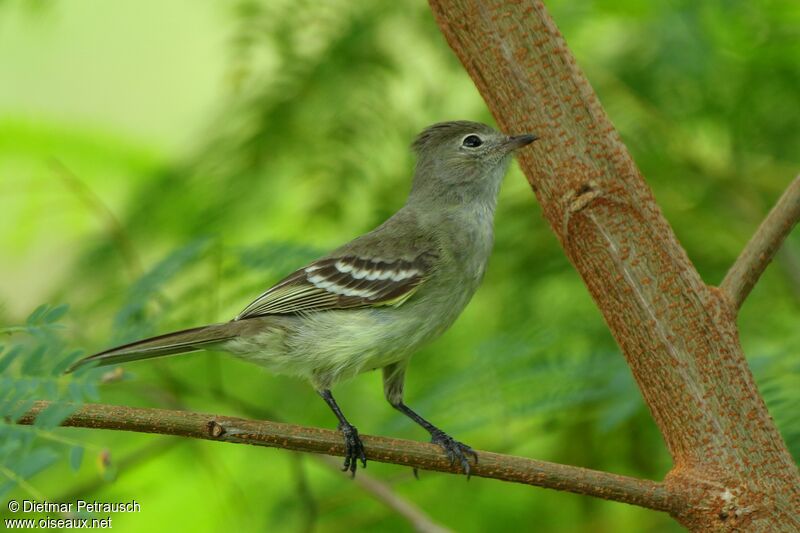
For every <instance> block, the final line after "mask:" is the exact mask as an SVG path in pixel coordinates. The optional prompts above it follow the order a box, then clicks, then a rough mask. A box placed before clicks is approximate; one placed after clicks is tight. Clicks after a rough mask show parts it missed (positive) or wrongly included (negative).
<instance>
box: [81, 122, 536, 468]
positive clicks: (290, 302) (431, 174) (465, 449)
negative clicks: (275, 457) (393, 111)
mask: <svg viewBox="0 0 800 533" xmlns="http://www.w3.org/2000/svg"><path fill="white" fill-rule="evenodd" d="M536 139H537V137H536V136H535V135H532V134H521V135H513V136H509V135H505V134H503V133H501V132H499V131H497V130H495V129H493V128H492V127H490V126H488V125H486V124H482V123H478V122H471V121H465V120H458V121H450V122H440V123H437V124H433V125H431V126H429V127H427V128H425V129H424V130H423V131H422V132H421V133H420V134H419V135H418V136H417V137H416V139H415V140H414V142H413V144H412V145H411V147H412V150H413V152H414V153H415V155H416V165H415V169H414V176H413V180H412V183H411V190H410V192H409V194H408V197H407V201H406V203H405V204H404V205H403V207H402V208H400V209H399V210H398V211H397V212H396V213H395V214H394V215H392V216H391V217H390V218H388V219H387V220H386V221H385V222H383V223H382V224H381V225H380V226H378V227H377V228H375V229H373V230H372V231H370V232H368V233H366V234H364V235H361V236H360V237H357V238H355V239H353V240H352V241H350V242H348V243H346V244H344V245H342V246H340V247H338V248H336V249H334V250H333V251H331V252H330V253H328V254H327V255H324V256H323V257H321V258H319V259H317V260H315V261H313V262H311V263H310V264H307V265H305V266H303V267H302V268H299V269H298V270H296V271H294V272H293V273H291V274H289V275H288V276H286V277H285V278H284V279H283V280H281V281H280V282H278V283H277V284H275V285H274V286H272V287H271V288H269V289H267V290H266V291H265V292H263V293H262V294H261V295H259V296H258V297H257V298H256V299H255V300H253V301H252V302H251V303H250V304H249V305H247V307H245V308H244V309H243V310H242V312H241V313H239V314H238V315H237V316H236V317H234V318H233V319H232V320H230V321H228V322H224V323H218V324H210V325H206V326H201V327H195V328H191V329H186V330H181V331H176V332H172V333H167V334H164V335H159V336H156V337H151V338H147V339H143V340H139V341H136V342H132V343H129V344H125V345H122V346H117V347H114V348H111V349H108V350H105V351H102V352H99V353H96V354H94V355H91V356H88V357H86V358H84V359H82V360H80V361H78V362H77V363H76V364H75V365H73V366H72V367H71V368H70V369H69V370H68V371H74V370H75V369H77V368H79V367H82V366H85V365H95V366H105V365H113V364H117V363H127V362H131V361H138V360H144V359H151V358H155V357H162V356H168V355H177V354H185V353H190V352H196V351H199V350H206V349H213V350H217V351H224V352H229V353H231V354H232V355H234V356H236V357H240V358H243V359H245V360H247V361H250V362H253V363H256V364H258V365H260V366H263V367H266V369H267V370H268V371H271V372H273V373H276V374H284V375H294V376H299V377H301V378H305V379H306V380H307V381H309V382H310V383H311V385H312V386H313V387H314V389H315V390H316V391H317V392H318V393H319V395H320V396H321V397H322V399H323V400H324V401H325V402H326V403H327V405H328V406H329V408H330V409H331V411H333V413H334V415H335V416H336V418H337V419H338V421H339V424H338V426H337V429H338V430H339V431H340V433H341V435H342V438H343V441H344V448H345V456H344V464H343V466H342V470H343V471H349V472H350V474H351V476H355V473H356V468H357V463H358V461H361V463H362V466H363V467H366V465H367V455H366V452H365V449H364V445H363V443H362V441H361V438H360V437H359V433H358V430H357V428H356V427H355V426H354V425H353V424H351V423H350V422H349V420H348V419H347V418H346V417H345V415H344V414H343V413H342V410H341V409H340V408H339V405H338V404H337V402H336V400H335V399H334V397H333V394H332V392H331V389H332V388H333V387H334V385H336V384H337V383H339V382H341V381H343V380H346V379H349V378H352V377H354V376H356V375H358V374H360V373H362V372H365V371H368V370H374V369H378V368H380V369H382V373H383V388H384V395H385V397H386V400H387V401H388V402H389V404H390V405H391V406H392V407H393V408H395V409H396V410H398V411H399V412H401V413H403V414H404V415H406V416H407V417H409V418H410V419H411V420H413V421H414V422H416V423H417V424H419V425H420V426H421V427H423V428H424V429H425V430H426V431H428V433H429V434H430V437H431V442H432V443H434V444H437V445H438V446H440V447H441V448H442V449H443V453H444V454H445V455H446V457H447V458H448V459H449V461H450V464H451V465H456V463H458V464H459V465H460V468H461V470H462V471H463V473H465V474H466V475H467V476H468V477H469V475H470V461H469V459H470V458H471V459H472V460H473V462H474V463H475V464H477V461H478V455H477V453H476V452H475V451H474V450H473V449H472V448H471V447H470V446H468V445H466V444H464V443H462V442H460V441H457V440H455V439H454V438H453V437H451V436H450V435H448V434H447V433H445V432H444V431H442V430H441V429H439V428H438V427H437V426H435V425H434V424H432V423H431V422H429V421H428V420H426V419H425V418H423V417H422V416H420V415H419V414H418V413H417V412H416V411H414V410H412V409H411V408H410V407H408V405H406V403H405V402H404V396H403V386H404V382H405V373H406V368H407V366H408V363H409V360H410V358H411V356H412V355H413V354H414V353H415V352H416V351H417V350H418V349H419V348H420V347H421V346H423V345H424V344H426V343H428V342H430V341H432V340H433V339H435V338H437V337H439V336H440V335H441V334H442V333H444V332H445V331H446V330H447V329H448V328H449V327H450V326H451V325H452V324H453V323H454V322H455V320H456V318H457V317H458V316H459V315H460V314H461V312H462V311H463V309H464V308H465V307H466V305H467V304H468V303H469V301H470V299H471V298H472V296H473V294H474V293H475V291H476V290H477V289H478V286H479V285H480V283H481V281H482V279H483V277H484V273H485V272H486V267H487V263H488V260H489V256H490V255H491V250H492V246H493V241H494V214H495V208H496V205H497V196H498V192H499V190H500V186H501V183H502V181H503V178H504V176H505V174H506V172H507V169H508V166H509V162H510V160H511V158H512V155H513V154H514V153H515V152H516V151H518V150H519V149H521V148H522V147H524V146H527V145H529V144H530V143H532V142H533V141H535V140H536Z"/></svg>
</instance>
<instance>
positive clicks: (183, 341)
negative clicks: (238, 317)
mask: <svg viewBox="0 0 800 533" xmlns="http://www.w3.org/2000/svg"><path fill="white" fill-rule="evenodd" d="M234 337H236V332H235V331H234V328H231V327H230V323H224V324H212V325H210V326H202V327H199V328H191V329H184V330H182V331H175V332H173V333H167V334H165V335H159V336H157V337H150V338H149V339H143V340H140V341H136V342H132V343H130V344H123V345H122V346H117V347H116V348H111V349H109V350H106V351H104V352H100V353H96V354H94V355H90V356H89V357H86V358H84V359H81V360H80V361H78V362H76V363H75V364H73V365H72V366H71V367H70V368H68V369H67V372H72V371H74V370H76V369H77V368H79V367H82V366H84V365H88V364H90V363H95V364H96V366H106V365H114V364H117V363H127V362H130V361H139V360H141V359H152V358H154V357H162V356H165V355H175V354H180V353H186V352H195V351H197V350H202V349H205V348H211V347H213V346H214V345H217V344H220V343H222V342H224V341H227V340H230V339H232V338H234Z"/></svg>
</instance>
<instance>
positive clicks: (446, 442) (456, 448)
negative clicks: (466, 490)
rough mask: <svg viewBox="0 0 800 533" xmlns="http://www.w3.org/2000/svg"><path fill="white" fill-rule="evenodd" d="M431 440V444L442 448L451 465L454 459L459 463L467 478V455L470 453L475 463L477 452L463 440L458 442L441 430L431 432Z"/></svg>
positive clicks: (468, 469) (476, 461)
mask: <svg viewBox="0 0 800 533" xmlns="http://www.w3.org/2000/svg"><path fill="white" fill-rule="evenodd" d="M431 442H432V443H433V444H438V445H439V446H441V447H442V449H444V452H445V453H446V454H447V458H448V459H450V464H451V465H454V464H456V461H458V462H459V463H461V468H462V469H463V470H464V473H465V474H466V475H467V479H469V476H470V468H469V460H468V459H467V456H470V455H471V456H472V458H473V459H474V460H475V464H478V454H477V453H475V450H473V449H472V448H470V447H469V446H467V445H466V444H464V443H463V442H458V441H457V440H455V439H454V438H453V437H451V436H450V435H448V434H447V433H445V432H444V431H441V430H436V431H434V432H433V433H431Z"/></svg>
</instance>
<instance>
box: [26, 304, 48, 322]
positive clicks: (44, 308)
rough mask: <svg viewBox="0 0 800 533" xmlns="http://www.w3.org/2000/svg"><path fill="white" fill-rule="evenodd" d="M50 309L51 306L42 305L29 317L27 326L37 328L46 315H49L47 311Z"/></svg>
mask: <svg viewBox="0 0 800 533" xmlns="http://www.w3.org/2000/svg"><path fill="white" fill-rule="evenodd" d="M49 308H50V306H49V305H47V304H42V305H40V306H39V307H37V308H36V309H34V311H33V313H31V314H30V315H28V320H27V324H28V325H29V326H35V325H36V324H38V323H39V321H40V320H41V319H42V317H43V316H44V315H45V313H47V310H48V309H49Z"/></svg>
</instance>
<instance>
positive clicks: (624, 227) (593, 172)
mask: <svg viewBox="0 0 800 533" xmlns="http://www.w3.org/2000/svg"><path fill="white" fill-rule="evenodd" d="M430 4H431V8H432V10H433V12H434V14H435V16H436V20H437V22H438V24H439V26H440V27H441V29H442V32H443V33H444V35H445V37H446V39H447V41H448V43H449V44H450V46H451V47H452V48H453V50H454V51H455V53H456V54H457V55H458V57H459V59H460V60H461V62H462V64H463V65H464V67H465V68H466V70H467V72H468V73H469V75H470V76H471V77H472V79H473V80H474V82H475V84H476V85H477V87H478V89H479V91H480V93H481V95H482V96H483V98H484V99H485V101H486V103H487V104H488V106H489V108H490V109H491V111H492V113H493V114H494V116H495V118H496V120H497V122H498V123H499V125H500V126H501V128H503V129H504V130H505V131H507V132H509V133H522V132H530V133H534V134H536V135H538V136H539V137H540V138H541V140H539V141H538V142H537V144H535V145H533V148H531V149H528V150H525V151H524V153H523V155H522V156H521V161H520V163H521V166H522V169H523V171H524V172H525V174H526V176H527V178H528V180H529V182H530V184H531V187H532V188H533V190H534V191H535V193H536V196H537V198H538V200H539V202H540V204H541V206H542V210H543V213H544V216H545V217H546V219H547V221H548V222H549V224H550V226H551V227H552V229H553V231H554V232H555V234H556V236H557V237H558V239H559V240H560V242H561V244H562V246H563V247H564V250H565V252H566V254H567V256H568V257H569V259H570V261H571V262H572V263H573V265H574V266H575V268H576V270H577V271H578V273H579V274H580V275H581V277H582V278H583V280H584V282H585V283H586V285H587V287H588V289H589V291H590V293H591V295H592V297H593V298H594V300H595V301H596V303H597V305H598V307H599V308H600V310H601V312H602V314H603V316H604V317H605V320H606V322H607V323H608V326H609V328H610V329H611V331H612V333H613V335H614V337H615V338H616V340H617V342H618V343H619V345H620V348H621V349H622V352H623V354H624V355H625V357H626V359H627V361H628V363H629V365H630V368H631V371H632V372H633V375H634V377H635V378H636V381H637V383H638V385H639V388H640V390H641V392H642V395H643V396H644V399H645V401H646V403H647V405H648V406H649V408H650V411H651V412H652V414H653V417H654V419H655V421H656V422H657V424H658V426H659V428H660V430H661V432H662V434H663V436H664V440H665V442H666V444H667V447H668V449H669V452H670V454H671V455H672V458H673V460H674V468H673V469H672V471H671V472H670V473H669V475H668V476H667V478H666V480H665V482H666V484H667V486H668V488H669V490H670V491H672V492H673V493H675V494H676V495H677V494H680V495H681V498H679V499H680V500H681V501H684V502H686V505H685V506H683V507H682V508H680V509H676V510H673V511H672V515H673V516H674V517H675V518H676V519H678V520H679V521H680V522H681V523H682V524H684V525H685V526H686V527H688V528H689V529H692V530H694V531H710V530H731V531H732V530H736V529H747V530H750V531H778V530H787V529H788V530H800V488H798V487H800V475H798V470H797V467H796V465H795V464H794V461H793V460H792V458H791V456H790V455H789V453H788V451H787V449H786V446H785V444H784V443H783V440H782V439H781V436H780V434H779V433H778V431H777V429H776V427H775V425H774V423H773V421H772V419H771V418H770V416H769V413H768V412H767V409H766V406H765V405H764V402H763V400H762V398H761V396H760V395H759V393H758V391H757V389H756V385H755V383H754V381H753V377H752V374H751V372H750V370H749V368H748V365H747V362H746V360H745V358H744V354H743V353H742V349H741V346H740V344H739V334H738V330H737V326H736V321H735V320H736V314H735V309H734V308H733V306H731V305H730V304H729V302H728V300H727V298H724V297H723V296H722V295H721V292H720V291H719V290H718V289H717V288H714V287H710V286H708V285H706V284H705V283H703V281H702V280H701V279H700V276H699V275H698V273H697V271H696V270H695V268H694V266H693V265H692V263H691V262H690V261H689V258H688V257H687V255H686V253H685V251H684V250H683V248H682V247H681V245H680V243H679V242H678V240H677V238H676V237H675V234H674V233H673V231H672V229H671V228H670V226H669V224H668V223H667V221H666V220H665V218H664V216H663V215H662V213H661V210H660V209H659V207H658V205H657V204H656V202H655V200H654V198H653V195H652V193H651V191H650V189H649V188H648V186H647V184H646V183H645V182H644V180H643V179H642V176H641V175H640V173H639V171H638V169H637V168H636V165H635V164H634V162H633V160H632V159H631V156H630V154H629V153H628V151H627V150H626V148H625V146H624V145H623V143H622V141H621V140H620V137H619V135H618V133H617V132H616V130H615V129H614V127H613V126H612V124H611V122H610V121H609V119H608V117H607V116H606V114H605V112H604V111H603V108H602V107H601V105H600V103H599V101H598V99H597V97H596V95H595V93H594V91H593V90H592V88H591V86H590V85H589V83H588V81H587V80H586V78H585V77H584V75H583V74H582V73H581V71H580V69H579V68H578V66H577V65H576V63H575V59H574V58H573V56H572V54H571V53H570V51H569V48H568V47H567V45H566V43H565V41H564V39H563V38H562V36H561V34H560V33H559V31H558V29H557V28H556V25H555V23H554V22H553V20H552V19H551V18H550V16H549V14H548V13H547V11H546V9H545V7H544V5H543V4H542V2H540V1H533V0H513V1H512V0H430Z"/></svg>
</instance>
